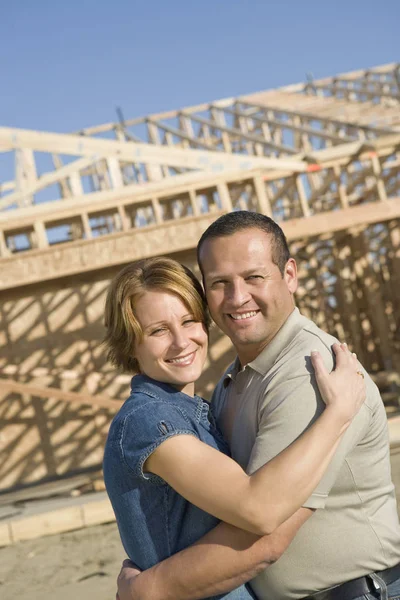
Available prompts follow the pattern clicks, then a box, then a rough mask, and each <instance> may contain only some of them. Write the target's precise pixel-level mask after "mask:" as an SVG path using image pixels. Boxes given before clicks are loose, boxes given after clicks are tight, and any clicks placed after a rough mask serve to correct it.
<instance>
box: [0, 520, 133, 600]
mask: <svg viewBox="0 0 400 600" xmlns="http://www.w3.org/2000/svg"><path fill="white" fill-rule="evenodd" d="M123 558H125V555H124V552H123V549H122V546H121V542H120V540H119V534H118V530H117V526H116V524H115V523H110V524H107V525H99V526H97V527H89V528H86V529H80V530H78V531H72V532H69V533H63V534H59V535H53V536H49V537H43V538H40V539H37V540H30V541H26V542H20V543H17V544H14V545H13V546H7V547H5V548H1V549H0V598H1V600H17V599H18V600H114V599H115V591H116V585H115V580H116V577H117V574H118V572H119V568H120V565H121V562H122V560H123Z"/></svg>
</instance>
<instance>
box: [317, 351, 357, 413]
mask: <svg viewBox="0 0 400 600" xmlns="http://www.w3.org/2000/svg"><path fill="white" fill-rule="evenodd" d="M332 348H333V351H334V353H335V357H336V367H335V369H334V370H333V371H332V372H331V373H328V371H327V370H326V367H325V365H324V362H323V360H322V356H321V355H320V353H319V352H311V362H312V364H313V367H314V371H315V377H316V379H317V383H318V387H319V391H320V392H321V396H322V399H323V400H324V402H325V404H326V405H327V406H331V407H332V408H334V409H335V410H336V411H338V414H340V415H341V416H342V417H343V419H344V421H345V422H349V421H351V420H352V419H353V417H354V416H355V415H356V414H357V412H358V411H359V410H360V408H361V405H362V404H363V403H364V401H365V398H366V386H365V381H364V371H363V368H362V367H361V365H360V363H359V362H358V360H357V356H356V355H355V354H353V353H352V352H350V350H349V349H348V346H347V344H333V346H332Z"/></svg>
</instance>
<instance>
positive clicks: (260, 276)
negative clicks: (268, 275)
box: [246, 275, 264, 280]
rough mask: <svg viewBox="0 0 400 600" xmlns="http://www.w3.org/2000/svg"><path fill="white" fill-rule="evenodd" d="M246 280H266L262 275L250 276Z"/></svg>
mask: <svg viewBox="0 0 400 600" xmlns="http://www.w3.org/2000/svg"><path fill="white" fill-rule="evenodd" d="M246 279H248V280H249V279H250V280H251V279H253V280H254V279H264V277H263V276H262V275H249V276H248V277H246Z"/></svg>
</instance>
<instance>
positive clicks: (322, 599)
mask: <svg viewBox="0 0 400 600" xmlns="http://www.w3.org/2000/svg"><path fill="white" fill-rule="evenodd" d="M375 574H376V575H378V577H380V578H381V579H383V581H384V582H385V583H386V585H390V584H391V583H393V582H394V581H396V580H397V579H399V578H400V563H399V564H398V565H396V566H395V567H390V568H389V569H384V570H383V571H376V572H375ZM372 592H376V587H375V585H374V583H373V581H372V579H371V577H370V576H369V575H364V577H358V578H357V579H352V580H351V581H346V583H342V584H341V585H337V586H335V587H333V588H329V589H328V590H322V592H316V593H315V594H312V596H307V598H304V599H303V600H352V598H357V597H358V596H362V595H363V594H371V593H372Z"/></svg>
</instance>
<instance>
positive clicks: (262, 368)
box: [223, 308, 306, 388]
mask: <svg viewBox="0 0 400 600" xmlns="http://www.w3.org/2000/svg"><path fill="white" fill-rule="evenodd" d="M305 321H306V318H305V317H303V315H301V314H300V312H299V309H298V308H294V309H293V311H292V312H291V313H290V315H289V317H288V318H287V319H286V321H285V323H284V324H283V325H282V327H281V328H280V330H279V331H278V333H277V334H276V336H275V337H274V338H273V339H272V340H271V342H270V343H269V344H268V345H267V346H266V347H265V348H264V350H262V352H260V354H259V355H258V356H257V357H256V358H255V359H254V360H252V361H251V362H249V363H248V364H247V365H246V366H245V367H244V368H245V369H246V368H247V367H250V368H252V369H254V371H257V373H259V374H260V375H266V373H268V371H269V370H270V369H271V367H272V365H273V364H274V363H275V361H276V359H277V358H278V356H279V354H280V353H281V352H282V350H283V349H284V348H285V347H286V346H287V345H288V344H289V343H290V342H291V341H292V339H293V338H294V337H295V336H296V335H297V333H298V332H299V331H301V329H303V327H304V323H305ZM240 370H241V366H240V362H239V358H238V357H236V359H235V361H234V362H233V363H232V365H231V366H230V367H229V369H228V370H227V372H226V373H225V376H224V380H223V383H224V387H225V388H226V387H227V386H228V384H229V382H230V381H234V380H235V378H236V375H237V374H238V373H239V371H240Z"/></svg>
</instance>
